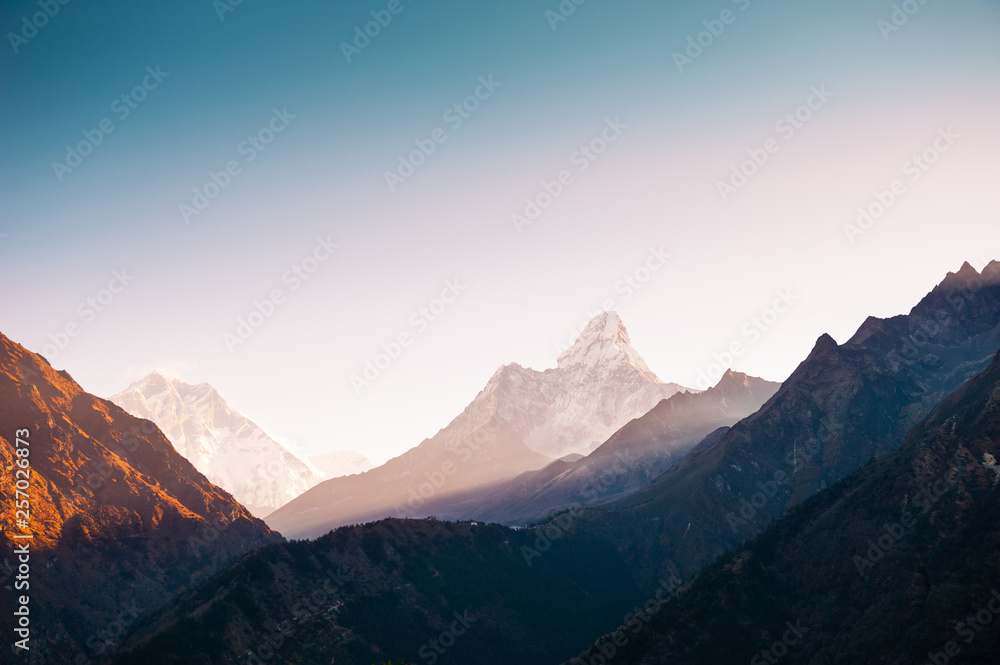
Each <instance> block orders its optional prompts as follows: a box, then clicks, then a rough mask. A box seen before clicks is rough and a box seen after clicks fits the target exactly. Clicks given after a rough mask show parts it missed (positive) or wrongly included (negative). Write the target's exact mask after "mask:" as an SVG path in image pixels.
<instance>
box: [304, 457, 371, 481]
mask: <svg viewBox="0 0 1000 665" xmlns="http://www.w3.org/2000/svg"><path fill="white" fill-rule="evenodd" d="M309 463H310V464H312V465H313V466H314V467H316V468H317V469H318V470H319V471H320V473H322V474H323V477H324V478H339V477H341V476H353V475H354V474H356V473H364V472H365V471H369V470H371V469H372V468H373V467H372V463H371V462H369V461H368V458H367V457H365V456H364V455H362V454H361V453H359V452H357V451H354V450H338V451H337V452H335V453H326V454H325V455H312V456H310V457H309Z"/></svg>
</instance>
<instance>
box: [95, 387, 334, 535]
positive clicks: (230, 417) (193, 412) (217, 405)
mask: <svg viewBox="0 0 1000 665" xmlns="http://www.w3.org/2000/svg"><path fill="white" fill-rule="evenodd" d="M111 401H112V402H114V403H115V404H117V405H118V406H120V407H121V408H123V409H124V410H125V411H128V412H129V413H131V414H132V415H134V416H137V417H139V418H146V419H148V420H151V421H153V422H154V423H156V424H157V426H159V428H160V429H161V430H162V431H163V433H164V434H166V436H167V438H168V439H170V442H171V443H172V444H173V445H174V448H175V449H176V450H177V452H178V453H180V454H181V455H183V456H184V457H185V458H187V460H188V461H189V462H191V463H192V464H193V465H194V466H195V468H196V469H198V471H200V472H201V473H203V474H204V475H205V477H206V478H208V479H209V480H210V481H211V482H212V483H214V484H215V485H218V486H219V487H221V488H223V489H224V490H226V491H228V492H229V493H230V494H232V495H233V496H234V497H235V498H236V499H237V500H238V501H239V502H240V503H242V504H243V505H244V506H246V507H247V508H248V509H250V510H251V511H252V512H253V513H254V514H256V515H258V516H264V515H266V514H268V513H270V512H271V511H273V510H275V509H276V508H279V507H280V506H282V505H284V504H285V503H287V502H289V501H291V500H292V499H294V498H295V497H296V496H298V495H299V494H301V493H302V492H305V491H306V490H307V489H309V488H310V487H313V486H314V485H316V484H317V483H319V482H320V481H322V480H325V479H326V478H327V477H329V476H328V475H326V474H324V473H323V472H321V471H320V470H319V469H317V468H316V467H315V466H313V465H312V464H311V463H309V462H307V461H304V460H302V459H300V458H299V457H297V456H296V455H294V454H293V453H292V452H290V451H289V450H287V449H286V448H285V447H283V446H282V445H281V444H279V443H278V442H277V441H275V440H274V439H272V438H271V437H270V436H268V434H267V433H266V432H265V431H264V430H263V429H261V428H260V427H259V426H258V425H257V424H256V423H254V422H253V421H252V420H250V419H249V418H247V417H246V416H244V415H243V414H242V413H240V412H239V411H237V410H236V409H234V408H233V407H232V406H230V405H229V403H228V402H226V400H225V399H223V398H222V396H221V395H220V394H219V393H218V391H217V390H215V388H213V387H212V386H210V385H209V384H207V383H199V384H197V385H192V384H190V383H185V382H184V381H181V380H179V379H174V378H171V377H169V376H168V375H167V374H165V373H163V372H160V371H154V372H153V373H151V374H149V375H148V376H146V377H145V378H143V379H141V380H140V381H137V382H136V383H133V384H132V385H130V386H129V387H128V388H126V389H125V390H123V391H122V392H120V393H118V394H117V395H114V396H113V397H111Z"/></svg>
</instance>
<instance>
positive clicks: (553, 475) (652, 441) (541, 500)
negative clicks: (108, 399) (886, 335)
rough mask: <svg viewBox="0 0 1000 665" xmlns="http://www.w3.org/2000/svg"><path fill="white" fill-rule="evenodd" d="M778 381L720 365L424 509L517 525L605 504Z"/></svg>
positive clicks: (756, 404) (738, 414)
mask: <svg viewBox="0 0 1000 665" xmlns="http://www.w3.org/2000/svg"><path fill="white" fill-rule="evenodd" d="M779 385H780V384H777V383H774V382H771V381H765V380H763V379H758V378H756V377H751V376H747V375H746V374H741V373H738V372H733V371H732V370H730V371H727V372H726V373H725V375H724V376H723V377H722V379H721V380H720V381H719V383H718V384H717V385H716V386H714V387H712V388H710V389H709V390H706V391H705V392H703V393H690V392H682V393H677V394H676V395H673V396H672V397H669V398H667V399H665V400H663V401H661V402H660V403H659V404H657V405H656V406H655V407H653V408H652V409H651V410H650V411H649V412H648V413H646V414H645V415H643V416H640V417H639V418H636V419H635V420H632V421H630V422H628V423H627V424H625V426H623V427H622V428H621V429H619V430H618V431H617V432H615V433H614V434H612V435H611V437H610V438H609V439H608V440H607V441H606V442H605V443H603V444H602V445H601V446H600V447H598V448H597V450H595V451H594V452H592V453H591V454H590V455H588V456H586V457H583V458H580V459H576V460H565V459H563V460H556V461H554V462H552V463H551V464H549V465H547V466H546V467H545V468H543V469H539V470H537V471H532V472H526V473H523V474H521V475H520V476H518V477H517V478H514V479H513V480H511V481H509V482H506V483H502V484H500V485H498V486H494V487H488V488H484V489H482V490H480V491H478V492H473V493H471V494H470V495H468V496H464V497H452V498H450V499H446V500H445V501H440V502H436V503H435V504H433V505H429V506H428V507H427V510H428V511H429V514H430V513H433V514H434V515H436V516H438V517H446V518H454V519H469V518H472V519H479V520H484V521H488V522H500V523H503V524H525V523H529V522H532V521H537V520H538V519H541V518H544V517H546V516H547V515H549V514H550V513H552V512H556V511H559V510H565V509H567V508H569V507H575V506H586V505H595V504H599V503H605V502H607V501H609V500H611V499H613V498H615V497H618V496H622V495H624V494H628V493H629V492H633V491H636V490H638V489H640V488H642V487H644V486H646V485H648V484H649V483H650V482H652V481H653V479H655V478H656V477H657V476H659V475H660V474H661V473H663V472H664V471H666V470H667V469H668V468H669V467H670V466H671V465H672V464H675V463H676V462H677V461H678V460H680V459H681V458H682V457H683V456H684V455H685V454H686V453H687V452H688V451H689V450H691V449H692V448H693V447H694V446H695V444H697V443H699V442H700V441H702V440H703V439H704V438H705V437H706V436H708V435H709V434H711V433H712V432H714V431H716V430H719V429H720V428H728V427H729V426H731V425H733V424H735V423H736V422H737V421H739V420H741V419H743V418H745V417H746V416H749V415H750V414H752V413H753V412H755V411H756V410H757V409H759V408H760V407H761V406H762V405H763V404H764V403H765V402H766V401H767V400H768V399H770V397H771V396H772V395H773V394H774V393H775V391H776V390H777V389H778V387H779ZM721 434H722V432H720V433H719V436H721Z"/></svg>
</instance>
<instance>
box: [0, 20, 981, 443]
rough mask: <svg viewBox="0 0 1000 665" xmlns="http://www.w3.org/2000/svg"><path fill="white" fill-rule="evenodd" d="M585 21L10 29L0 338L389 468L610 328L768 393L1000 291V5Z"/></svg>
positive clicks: (686, 374) (92, 23)
mask: <svg viewBox="0 0 1000 665" xmlns="http://www.w3.org/2000/svg"><path fill="white" fill-rule="evenodd" d="M576 2H580V0H575V1H574V0H565V1H563V2H559V1H557V0H505V1H504V2H499V1H494V2H489V1H479V2H469V1H468V0H465V1H464V2H463V1H459V0H398V2H396V1H390V0H377V1H373V2H369V1H344V2H325V3H320V2H305V1H296V0H292V1H289V2H282V3H267V2H262V1H261V0H243V2H241V3H239V4H231V0H217V1H216V2H212V1H210V0H197V1H194V0H177V1H173V2H169V3H168V2H160V3H152V2H146V3H135V2H129V3H126V2H103V3H84V2H80V1H79V0H78V1H76V2H72V1H70V2H67V3H66V4H59V3H58V2H56V1H55V0H51V1H50V0H40V1H39V0H35V1H34V2H27V1H21V0H14V1H10V2H5V3H3V6H2V8H0V31H2V32H3V33H4V35H5V37H4V43H3V44H0V91H2V94H0V127H2V129H0V155H2V160H0V284H2V291H0V332H2V333H3V334H5V335H7V336H8V337H10V338H11V339H13V340H15V341H17V342H19V343H21V344H23V345H24V346H26V347H27V348H28V349H30V350H32V351H35V352H39V353H43V354H44V355H45V356H46V357H47V358H48V359H49V360H50V362H51V363H52V364H53V366H55V367H56V368H59V369H66V370H67V371H68V372H69V373H70V374H71V375H72V376H73V377H74V378H75V379H76V380H77V381H78V382H79V383H80V384H81V385H82V386H83V387H84V388H85V389H86V390H89V391H90V392H93V393H95V394H97V395H101V396H110V395H112V394H114V393H116V392H118V391H119V390H122V389H123V388H125V387H126V386H128V385H129V384H130V383H132V382H134V381H137V380H139V379H140V378H142V377H143V376H145V375H146V374H148V373H149V372H151V371H152V370H154V369H160V370H162V371H165V372H167V373H169V374H171V375H173V376H176V377H178V378H181V379H183V380H185V381H189V382H192V383H199V382H202V381H205V382H208V383H210V384H211V385H213V386H215V387H216V388H217V389H218V390H219V391H220V392H221V393H222V395H223V396H224V397H225V398H226V399H227V400H228V401H229V402H230V403H231V404H232V405H233V406H235V407H236V408H237V409H239V410H240V411H242V412H243V413H245V414H246V415H248V416H249V417H251V418H252V419H253V420H255V421H256V422H257V423H258V424H260V425H261V426H262V427H263V428H264V429H265V430H266V431H268V432H269V433H270V434H271V435H272V436H274V437H275V438H278V439H279V440H281V441H283V442H285V443H287V445H289V446H290V447H292V448H293V449H294V450H296V451H298V452H301V453H303V454H318V453H323V452H328V451H333V450H343V449H354V450H358V451H360V452H362V453H363V454H365V455H366V456H368V457H369V459H371V460H372V461H374V462H376V463H379V462H382V461H385V460H386V459H388V458H390V457H392V456H395V455H398V454H400V453H402V452H403V451H405V450H406V449H408V448H410V447H412V446H414V445H416V444H418V443H419V442H420V441H421V440H422V439H424V438H425V437H429V436H431V435H433V434H434V433H435V432H436V431H437V430H438V429H440V428H442V427H444V426H445V425H447V424H448V422H449V421H450V420H451V419H452V418H454V417H455V416H456V415H458V413H460V412H461V410H462V409H463V408H464V407H465V406H466V405H467V404H468V403H469V402H470V401H471V400H472V399H473V398H474V397H475V396H476V394H477V393H478V392H479V391H480V390H481V389H482V388H483V387H484V386H485V384H486V382H487V380H488V379H489V377H490V376H491V375H492V374H493V373H494V372H495V371H496V369H497V368H498V367H500V366H501V365H503V364H507V363H512V362H516V363H519V364H521V365H523V366H526V367H532V368H535V369H539V370H543V369H545V368H548V367H554V366H555V362H556V357H557V356H558V353H559V351H560V350H561V349H562V348H565V346H566V345H567V344H569V343H570V342H571V340H572V338H573V336H574V335H575V334H576V333H577V332H578V331H579V330H580V329H581V328H582V326H583V325H584V324H585V323H586V322H587V320H588V319H590V318H591V317H592V316H594V315H596V314H597V313H598V312H599V311H600V310H601V309H604V308H607V309H614V310H616V311H618V312H619V314H620V315H621V317H622V319H623V320H624V322H625V324H626V326H627V327H628V330H629V333H630V336H631V339H632V342H633V345H634V346H635V348H636V349H637V350H638V351H639V353H640V354H641V355H642V356H643V358H644V359H645V360H646V362H647V364H648V365H649V366H650V367H651V368H652V369H653V370H654V371H655V372H656V373H657V374H658V376H659V377H660V378H661V379H663V380H665V381H676V382H678V383H681V384H683V385H686V386H691V387H704V385H701V386H699V383H704V382H705V381H706V380H707V379H705V378H701V377H703V376H704V377H707V376H709V375H710V374H711V373H712V372H713V371H717V369H718V367H715V366H721V364H723V363H724V364H726V365H727V366H728V365H731V366H733V368H734V369H736V370H739V371H744V372H747V373H750V374H753V375H757V376H762V377H764V378H767V379H771V380H778V381H780V380H783V379H784V378H786V377H787V376H788V374H790V373H791V371H792V370H794V368H795V367H796V366H797V364H798V363H799V362H801V360H802V359H803V358H805V356H806V355H807V354H808V352H809V350H810V349H811V348H812V346H813V344H814V343H815V341H816V339H817V338H818V337H819V336H820V335H822V334H823V333H829V334H831V335H832V336H833V337H834V339H836V340H837V341H838V342H844V341H846V340H847V339H848V338H849V337H850V336H851V334H852V333H853V332H854V330H855V329H856V328H857V327H858V326H859V325H860V324H861V322H862V321H864V319H865V318H866V317H867V316H869V315H876V316H891V315H895V314H900V313H905V312H906V311H908V310H909V309H910V307H912V306H913V305H914V304H916V302H918V301H919V299H920V298H921V297H922V296H923V295H924V294H925V293H926V292H928V291H929V290H930V289H931V288H933V286H934V285H935V284H937V283H938V282H940V281H941V279H943V278H944V276H945V274H946V273H947V272H948V271H956V270H958V268H959V267H960V266H961V265H962V263H963V262H964V261H969V262H970V263H972V264H973V266H974V267H976V268H977V269H981V268H982V267H983V266H984V265H985V264H986V263H987V262H988V261H989V260H991V259H994V258H1000V256H998V251H997V249H996V248H997V247H998V246H1000V245H998V240H1000V225H998V224H997V221H998V219H1000V215H998V213H1000V199H998V196H997V191H998V187H997V174H998V170H1000V169H998V166H997V155H1000V124H998V123H997V122H996V120H997V117H998V110H1000V40H997V39H996V35H997V34H998V28H1000V3H997V2H995V1H992V0H991V1H986V0H982V1H968V0H956V1H954V2H948V3H945V2H926V3H924V4H920V3H919V2H917V1H916V0H910V1H909V2H903V3H898V2H897V3H893V2H888V1H885V2H883V1H881V0H877V1H874V2H872V1H870V0H868V1H865V2H862V1H860V0H844V1H842V2H837V3H830V2H819V1H815V0H794V1H792V0H770V1H768V2H763V1H761V0H735V1H730V0H714V1H712V2H693V1H692V2H677V1H675V2H654V1H652V0H618V1H616V2H613V3H612V2H608V1H601V0H589V1H585V2H581V3H580V4H576ZM46 8H48V12H49V14H48V15H47V14H45V11H46ZM366 31H367V34H366ZM859 209H860V212H859ZM862 212H866V214H867V215H868V216H867V218H863V217H861V213H862ZM734 342H739V343H741V345H742V346H741V353H740V354H739V355H738V356H734V357H727V355H726V353H727V350H728V349H730V347H731V346H732V344H733V343H734ZM380 354H385V355H382V356H380ZM376 362H377V363H378V366H376V365H375V363H376ZM367 363H371V366H370V367H369V366H368V365H367ZM366 367H367V368H368V374H367V378H366V375H365V370H366Z"/></svg>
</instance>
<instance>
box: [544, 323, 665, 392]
mask: <svg viewBox="0 0 1000 665" xmlns="http://www.w3.org/2000/svg"><path fill="white" fill-rule="evenodd" d="M617 362H626V363H628V364H629V365H631V366H632V367H634V368H635V369H636V370H638V371H639V372H640V373H642V374H643V375H645V376H646V377H647V378H648V379H650V380H651V381H654V382H657V383H659V382H660V379H659V378H658V377H657V376H656V374H655V373H654V372H653V370H651V369H649V366H648V365H646V363H645V361H643V359H642V357H640V356H639V353H638V352H637V351H636V350H635V349H634V348H633V347H632V340H630V339H629V336H628V330H626V329H625V323H624V322H623V321H622V319H621V317H620V316H618V313H617V312H601V313H600V314H598V315H597V316H596V317H594V318H593V319H591V321H590V322H589V323H588V324H587V326H586V327H585V328H584V329H583V331H582V332H581V333H580V335H579V337H577V339H576V341H575V342H573V346H571V347H570V348H568V349H566V350H565V351H563V352H562V353H561V354H560V355H559V360H558V366H559V368H560V369H568V368H570V367H578V366H584V367H595V366H598V365H604V364H608V363H617Z"/></svg>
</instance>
